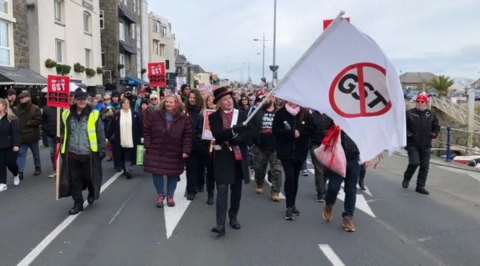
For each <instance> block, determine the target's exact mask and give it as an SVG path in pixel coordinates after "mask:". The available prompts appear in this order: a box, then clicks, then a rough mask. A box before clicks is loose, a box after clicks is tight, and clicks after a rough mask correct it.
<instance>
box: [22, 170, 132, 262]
mask: <svg viewBox="0 0 480 266" xmlns="http://www.w3.org/2000/svg"><path fill="white" fill-rule="evenodd" d="M122 173H123V172H118V173H116V174H114V175H113V176H112V177H110V179H108V181H107V182H105V184H103V185H102V187H101V188H100V194H101V193H102V192H103V191H105V189H107V188H108V187H109V186H110V185H111V184H112V183H113V182H115V180H117V178H118V177H119V176H120V175H121V174H122ZM87 207H88V202H87V201H85V202H84V203H83V208H84V209H85V208H87ZM80 214H82V213H81V212H80V213H79V214H77V215H70V216H68V217H67V219H65V220H64V221H63V222H62V223H61V224H59V225H58V226H57V227H56V228H55V229H54V230H53V231H52V232H51V233H50V234H48V235H47V236H46V237H45V238H44V239H43V240H42V242H40V244H38V245H37V246H36V247H35V248H34V249H33V250H32V251H30V253H28V255H27V256H26V257H25V258H23V260H22V261H20V262H19V263H18V264H17V266H28V265H30V264H31V263H32V262H33V261H34V260H35V259H36V258H37V257H38V256H39V255H40V253H42V252H43V251H44V250H45V248H47V247H48V245H50V243H52V242H53V240H55V238H56V237H57V236H58V235H60V233H61V232H62V231H63V230H65V228H67V226H69V225H70V224H71V223H72V222H73V221H74V220H75V219H76V218H77V217H78V216H79V215H80Z"/></svg>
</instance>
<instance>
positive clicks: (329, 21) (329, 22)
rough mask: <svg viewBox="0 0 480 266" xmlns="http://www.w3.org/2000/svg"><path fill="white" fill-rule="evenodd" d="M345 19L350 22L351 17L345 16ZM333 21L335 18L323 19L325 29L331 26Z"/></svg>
mask: <svg viewBox="0 0 480 266" xmlns="http://www.w3.org/2000/svg"><path fill="white" fill-rule="evenodd" d="M345 20H347V21H348V22H350V18H345ZM332 22H333V19H326V20H324V21H323V30H326V29H327V27H328V26H330V24H332Z"/></svg>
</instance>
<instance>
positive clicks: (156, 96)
mask: <svg viewBox="0 0 480 266" xmlns="http://www.w3.org/2000/svg"><path fill="white" fill-rule="evenodd" d="M152 98H157V99H158V94H157V92H156V91H152V93H151V94H150V99H152Z"/></svg>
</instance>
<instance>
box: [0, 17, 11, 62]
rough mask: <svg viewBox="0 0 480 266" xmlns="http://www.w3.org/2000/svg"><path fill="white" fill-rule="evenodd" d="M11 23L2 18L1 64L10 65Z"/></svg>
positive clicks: (0, 32)
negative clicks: (9, 29)
mask: <svg viewBox="0 0 480 266" xmlns="http://www.w3.org/2000/svg"><path fill="white" fill-rule="evenodd" d="M8 24H9V23H8V22H6V21H3V20H0V65H4V66H10V37H9V36H8V33H9V32H8V26H9V25H8Z"/></svg>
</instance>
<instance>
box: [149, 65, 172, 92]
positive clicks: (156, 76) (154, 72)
mask: <svg viewBox="0 0 480 266" xmlns="http://www.w3.org/2000/svg"><path fill="white" fill-rule="evenodd" d="M148 79H149V81H150V87H165V86H167V81H166V79H165V63H164V62H155V63H148Z"/></svg>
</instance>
